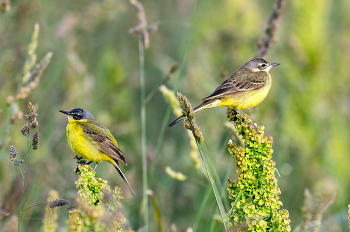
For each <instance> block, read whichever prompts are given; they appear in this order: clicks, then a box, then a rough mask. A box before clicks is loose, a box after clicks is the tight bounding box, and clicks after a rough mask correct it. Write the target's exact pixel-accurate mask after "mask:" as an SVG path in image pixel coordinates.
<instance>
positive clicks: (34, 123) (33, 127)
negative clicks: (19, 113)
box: [30, 118, 39, 129]
mask: <svg viewBox="0 0 350 232" xmlns="http://www.w3.org/2000/svg"><path fill="white" fill-rule="evenodd" d="M38 124H39V123H38V121H37V120H36V118H34V121H33V122H32V123H31V124H30V128H31V129H35V128H37V127H38Z"/></svg>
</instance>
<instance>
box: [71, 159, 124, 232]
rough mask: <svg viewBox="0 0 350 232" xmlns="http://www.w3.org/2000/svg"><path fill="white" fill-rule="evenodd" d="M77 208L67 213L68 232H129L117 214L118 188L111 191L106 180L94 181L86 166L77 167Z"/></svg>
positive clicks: (119, 196) (121, 215) (120, 216)
mask: <svg viewBox="0 0 350 232" xmlns="http://www.w3.org/2000/svg"><path fill="white" fill-rule="evenodd" d="M78 169H79V171H78V175H79V180H78V181H76V186H77V188H78V189H79V191H78V195H79V196H78V197H77V203H78V208H77V209H73V210H71V211H70V212H69V221H68V224H69V229H68V231H129V230H130V229H129V228H128V227H127V226H125V225H123V223H124V222H125V221H126V219H125V217H124V216H123V214H122V213H121V203H120V200H122V199H123V196H122V193H121V190H120V188H119V187H115V189H114V190H113V191H111V188H110V186H109V185H108V184H107V181H106V180H102V179H101V178H96V177H95V171H93V170H92V168H91V167H89V166H88V165H81V164H78Z"/></svg>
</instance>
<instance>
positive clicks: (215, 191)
mask: <svg viewBox="0 0 350 232" xmlns="http://www.w3.org/2000/svg"><path fill="white" fill-rule="evenodd" d="M191 124H192V122H191ZM191 126H193V125H191ZM196 143H197V147H198V151H199V155H200V156H201V159H202V162H203V166H204V168H205V171H206V173H207V176H208V179H209V182H210V185H211V187H212V189H213V192H214V196H215V200H216V203H217V205H218V208H219V211H220V215H221V218H222V217H223V215H224V213H223V211H224V209H223V205H222V202H221V200H220V196H219V193H218V190H217V187H216V185H215V182H214V180H213V178H212V176H211V174H210V172H209V170H208V167H207V163H206V162H205V159H204V155H203V152H202V149H201V147H200V144H199V142H198V141H197V140H196ZM224 227H225V231H227V228H226V224H225V222H224Z"/></svg>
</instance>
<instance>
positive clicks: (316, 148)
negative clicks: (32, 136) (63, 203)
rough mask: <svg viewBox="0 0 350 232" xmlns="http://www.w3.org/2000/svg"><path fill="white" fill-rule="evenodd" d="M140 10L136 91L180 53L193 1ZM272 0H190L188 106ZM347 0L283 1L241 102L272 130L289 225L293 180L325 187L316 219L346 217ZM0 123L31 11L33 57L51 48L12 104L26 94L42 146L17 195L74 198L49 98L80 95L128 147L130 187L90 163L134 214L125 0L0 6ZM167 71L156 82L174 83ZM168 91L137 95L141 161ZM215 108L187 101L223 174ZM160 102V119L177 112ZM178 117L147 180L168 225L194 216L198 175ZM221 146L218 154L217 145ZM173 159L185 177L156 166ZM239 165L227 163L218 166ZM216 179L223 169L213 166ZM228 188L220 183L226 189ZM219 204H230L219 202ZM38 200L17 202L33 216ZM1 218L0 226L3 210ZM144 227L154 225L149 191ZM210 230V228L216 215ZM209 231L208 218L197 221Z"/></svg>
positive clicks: (69, 100) (297, 216)
mask: <svg viewBox="0 0 350 232" xmlns="http://www.w3.org/2000/svg"><path fill="white" fill-rule="evenodd" d="M142 3H143V4H144V7H145V11H146V17H147V20H148V22H149V23H155V22H159V23H160V24H159V29H158V31H156V32H153V33H151V34H150V47H149V48H148V49H147V50H146V51H145V78H146V95H148V94H149V93H150V92H151V91H152V90H153V89H154V88H156V87H157V86H158V85H159V84H160V83H161V82H162V81H163V79H164V78H165V77H166V75H167V73H168V71H169V69H170V67H171V65H172V64H173V63H174V62H181V61H182V57H183V54H184V48H185V44H186V38H187V36H188V33H189V31H190V27H189V25H190V22H191V19H192V15H193V12H194V7H195V1H193V0H192V1H185V0H178V1H167V2H162V1H155V0H147V1H142ZM274 4H275V1H273V0H266V1H258V0H248V1H246V0H236V1H230V0H224V1H208V0H199V3H198V9H197V15H196V20H195V25H194V27H193V30H192V37H191V39H190V41H189V46H188V53H187V57H186V59H185V64H184V69H183V72H182V73H181V76H180V78H181V79H180V82H179V87H178V91H179V92H181V93H183V94H184V95H186V96H187V98H188V99H189V100H190V101H191V103H192V106H195V105H198V104H199V103H201V99H202V98H204V97H206V96H208V95H209V94H210V93H211V92H212V91H213V90H214V89H215V88H216V87H217V86H218V85H220V84H221V83H222V82H223V80H224V78H223V77H222V75H221V70H222V68H225V69H226V70H227V71H228V73H231V72H233V71H234V70H236V69H237V68H238V67H240V66H241V65H243V64H244V63H245V62H246V61H248V60H249V59H251V58H252V57H254V55H255V54H256V51H257V41H258V39H259V37H260V36H261V35H263V33H264V30H265V27H266V24H267V21H268V19H269V17H270V13H271V11H272V9H273V6H274ZM349 10H350V1H332V0H309V1H303V0H294V1H287V3H286V5H285V7H284V9H283V12H282V16H281V20H280V24H279V29H278V32H277V38H278V41H277V43H276V44H275V46H273V47H272V48H271V49H270V50H269V53H268V54H267V56H266V59H267V60H268V61H270V62H279V63H281V65H280V66H278V67H276V68H274V69H272V70H271V71H270V73H271V75H272V78H273V81H272V87H271V90H270V93H269V94H268V96H267V98H266V99H265V100H264V101H263V102H262V103H261V104H260V106H259V107H258V108H256V109H253V110H250V111H249V115H250V116H251V117H252V118H253V119H254V120H255V122H257V123H258V124H259V125H264V126H265V128H266V129H265V134H266V135H269V136H273V138H274V146H273V148H274V154H273V159H274V160H275V161H276V168H277V169H278V170H279V172H280V174H281V176H280V177H277V178H278V185H279V187H280V189H281V195H280V199H281V201H282V202H283V204H284V206H283V207H284V208H285V209H287V210H288V211H289V213H290V219H291V225H292V229H293V228H295V226H297V225H299V224H301V223H302V213H301V208H302V206H303V200H304V196H303V192H304V189H306V188H308V189H310V190H311V192H312V193H313V194H314V196H315V198H314V200H315V202H316V201H317V200H318V199H319V197H320V196H321V195H322V194H328V195H329V194H332V193H334V192H336V193H337V196H336V200H335V202H334V203H333V205H331V207H330V208H329V209H328V210H327V212H326V214H325V216H324V220H323V222H322V230H323V231H344V230H346V228H348V220H347V216H348V214H347V206H348V204H349V203H350V197H349V189H350V182H349V176H350V168H349V164H350V152H349V151H350V143H349V141H350V130H349V128H350V120H349V119H350V88H349V86H350V78H349V67H350V29H349V25H350V14H349ZM0 22H1V23H0V57H1V59H0V90H1V91H0V112H1V114H0V123H1V125H2V126H1V128H0V135H2V134H3V132H4V125H5V124H6V119H7V115H8V113H9V108H8V107H7V105H6V98H7V97H8V96H9V95H15V94H16V89H17V86H18V83H19V82H20V80H21V74H22V67H23V64H24V62H25V59H26V52H27V46H28V44H29V43H30V41H31V35H32V32H33V27H34V24H35V23H38V24H39V25H40V34H39V43H38V49H37V55H38V60H40V59H41V58H42V57H43V56H44V55H45V54H46V53H47V52H48V51H52V52H53V53H54V55H53V58H52V60H51V63H50V64H49V66H48V67H47V69H46V70H45V72H44V74H43V76H42V78H41V81H40V84H39V86H38V88H36V89H35V90H34V91H32V92H31V93H30V94H29V96H28V97H27V98H26V99H25V100H23V101H22V102H20V104H19V107H20V110H22V111H23V112H24V113H26V110H27V104H28V101H31V102H32V103H33V104H35V105H36V106H37V112H38V115H39V116H38V121H39V132H40V149H39V150H36V151H33V152H32V153H31V154H30V156H29V159H28V163H27V170H26V175H27V177H26V180H25V181H26V183H27V184H28V188H27V189H26V192H25V197H24V207H29V206H31V205H34V204H37V203H41V202H45V201H46V198H47V193H48V191H49V190H50V189H55V190H57V191H58V192H59V196H60V198H64V199H68V200H70V201H71V202H72V204H71V205H74V199H75V198H76V195H77V189H76V187H75V184H74V182H75V181H76V180H77V176H76V175H75V173H74V167H75V161H74V160H73V159H72V152H71V150H70V148H69V146H68V143H67V141H66V134H65V127H66V124H67V117H66V116H65V115H63V114H61V113H59V112H58V110H71V109H73V108H76V107H82V108H84V109H87V110H89V111H90V112H91V113H92V114H93V115H94V116H95V118H96V119H97V120H99V121H100V122H102V123H103V124H104V125H105V126H107V127H108V128H109V129H110V130H111V132H112V133H113V135H114V136H115V138H116V139H117V141H118V143H119V146H120V148H121V149H122V150H123V151H124V153H125V154H126V160H127V162H128V164H129V165H128V166H123V165H122V166H121V169H122V170H123V171H124V173H125V175H126V177H127V178H128V180H129V182H130V183H131V185H132V186H133V188H134V190H135V192H136V197H132V196H130V194H129V193H128V192H127V191H126V190H127V189H126V188H125V186H124V183H123V182H122V180H121V178H120V177H119V175H118V173H117V172H116V171H115V169H114V168H113V167H112V166H111V165H110V164H108V163H101V164H100V165H99V167H98V168H97V176H98V177H101V178H103V179H105V180H108V183H109V184H110V185H112V186H114V185H118V186H120V187H121V188H122V189H123V191H124V192H125V195H126V196H125V200H124V201H123V205H124V214H125V217H126V218H127V220H128V223H129V224H130V226H131V227H132V228H133V229H134V230H137V229H138V228H140V227H142V226H143V216H142V213H140V208H141V201H142V171H141V170H142V167H141V165H142V162H141V129H140V128H141V125H140V107H141V103H140V79H139V50H138V36H135V35H131V34H129V33H128V30H129V29H130V28H131V27H134V26H136V25H137V18H136V14H135V10H134V8H133V6H132V5H131V4H130V2H128V1H126V0H124V1H121V0H101V1H91V0H85V1H81V0H78V1H68V0H61V1H44V0H31V1H29V0H24V1H18V0H12V1H11V9H10V11H9V12H7V13H0ZM173 85H174V78H173V79H171V80H170V81H169V82H168V83H167V84H166V86H167V87H168V88H170V89H172V88H173ZM167 107H168V104H167V103H166V102H165V100H164V98H163V96H162V94H161V93H160V92H159V91H157V92H156V94H155V95H154V97H153V98H152V99H151V100H150V101H149V102H148V104H147V106H146V111H147V115H146V127H147V157H148V170H150V167H151V165H152V162H153V160H154V157H155V150H156V145H157V141H158V139H159V134H160V130H161V127H162V123H163V120H164V117H165V112H166V109H167ZM225 112H226V108H225V107H219V108H215V109H209V110H206V111H203V112H200V113H198V114H197V115H196V121H197V124H198V125H199V126H200V128H201V131H202V133H203V135H204V138H205V141H204V148H205V149H204V152H205V155H206V157H207V158H208V162H210V163H212V164H213V167H214V168H215V169H216V171H217V172H218V174H219V176H220V178H221V179H222V180H223V177H224V174H225V172H226V170H227V164H228V163H229V162H230V160H231V159H232V158H231V157H230V155H229V152H228V151H227V145H226V144H227V142H228V139H229V138H232V139H234V138H235V137H234V136H233V134H232V132H231V130H230V129H229V128H227V127H226V126H225V125H224V123H225V122H227V119H226V115H225ZM175 117H176V116H175V115H174V114H171V116H170V118H169V121H168V122H170V121H171V120H173V119H175ZM24 123H25V120H24V119H21V120H20V121H19V122H17V123H16V124H14V125H13V126H12V127H11V129H10V133H9V134H8V136H7V137H6V138H5V140H4V143H3V144H2V149H1V151H0V209H5V210H7V211H8V212H9V213H10V216H11V215H18V207H19V201H20V197H19V196H20V193H21V191H20V189H21V186H22V182H21V174H20V172H19V169H18V168H17V167H15V166H13V165H12V163H11V162H10V161H9V159H8V149H9V146H10V145H14V146H15V147H16V149H17V151H18V152H19V155H20V157H22V159H24V157H25V151H26V140H25V137H23V136H22V135H21V133H20V128H21V126H22V125H23V124H24ZM186 134H187V132H186V129H185V128H184V127H183V126H182V125H181V123H180V124H178V125H176V126H174V127H173V128H171V129H170V128H167V129H166V131H165V137H164V141H163V143H162V144H161V149H160V150H159V151H160V153H159V154H160V158H159V160H158V162H157V166H156V167H157V168H156V172H155V176H154V181H153V182H152V183H151V185H150V186H149V189H152V190H153V191H154V193H155V195H156V197H157V201H158V204H159V207H160V212H161V219H162V222H163V226H164V227H165V230H166V231H170V227H171V224H175V226H176V227H177V229H178V231H185V229H186V228H188V227H192V226H193V223H194V221H195V220H196V218H197V215H198V212H199V208H200V206H201V204H202V202H203V198H204V195H205V191H206V189H207V188H208V181H207V179H206V178H205V175H203V171H202V169H197V168H196V167H195V166H194V165H193V163H192V161H191V158H190V156H189V153H190V148H189V139H188V136H187V135H186ZM221 151H223V152H224V153H223V155H222V156H220V152H221ZM166 166H170V167H171V168H172V169H173V170H175V171H178V172H182V173H183V174H184V175H186V176H187V177H188V179H187V180H186V181H183V182H181V181H178V180H175V179H172V178H171V177H170V176H169V175H167V174H166V173H165V167H166ZM236 177H237V175H236V172H235V168H234V167H233V168H231V170H230V172H229V179H231V180H235V178H236ZM223 181H224V183H226V180H223ZM226 194H227V191H226ZM213 209H216V206H215V199H214V197H213V195H211V196H210V198H209V200H208V202H207V203H206V204H205V208H204V214H203V215H202V216H201V221H200V225H199V227H198V228H199V231H206V229H208V225H209V224H210V223H211V222H212V220H215V219H213V218H215V216H216V215H218V212H217V211H215V210H214V211H213ZM226 210H227V211H228V210H229V209H228V208H226ZM43 212H44V207H40V206H38V207H35V208H33V209H32V210H28V211H26V212H25V216H28V217H42V216H43ZM59 213H60V216H59V231H65V230H66V229H67V225H66V224H65V221H66V220H67V219H68V215H67V210H65V209H60V210H59ZM10 216H8V217H4V218H3V219H2V220H1V221H0V226H1V225H3V224H4V223H6V221H7V220H8V219H9V217H10ZM41 223H42V222H41V221H23V224H22V226H21V227H22V229H23V228H26V230H28V231H29V230H31V231H37V230H38V229H39V228H40V226H41ZM149 223H150V224H149V228H150V231H157V225H156V222H155V218H154V215H153V207H152V204H151V202H149ZM215 225H216V226H215V229H214V231H222V230H223V226H222V225H220V223H216V224H215ZM208 231H209V230H208Z"/></svg>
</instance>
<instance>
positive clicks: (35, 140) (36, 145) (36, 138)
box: [32, 131, 39, 150]
mask: <svg viewBox="0 0 350 232" xmlns="http://www.w3.org/2000/svg"><path fill="white" fill-rule="evenodd" d="M32 146H33V149H34V150H36V149H38V148H39V131H36V132H35V134H34V135H33V144H32Z"/></svg>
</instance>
